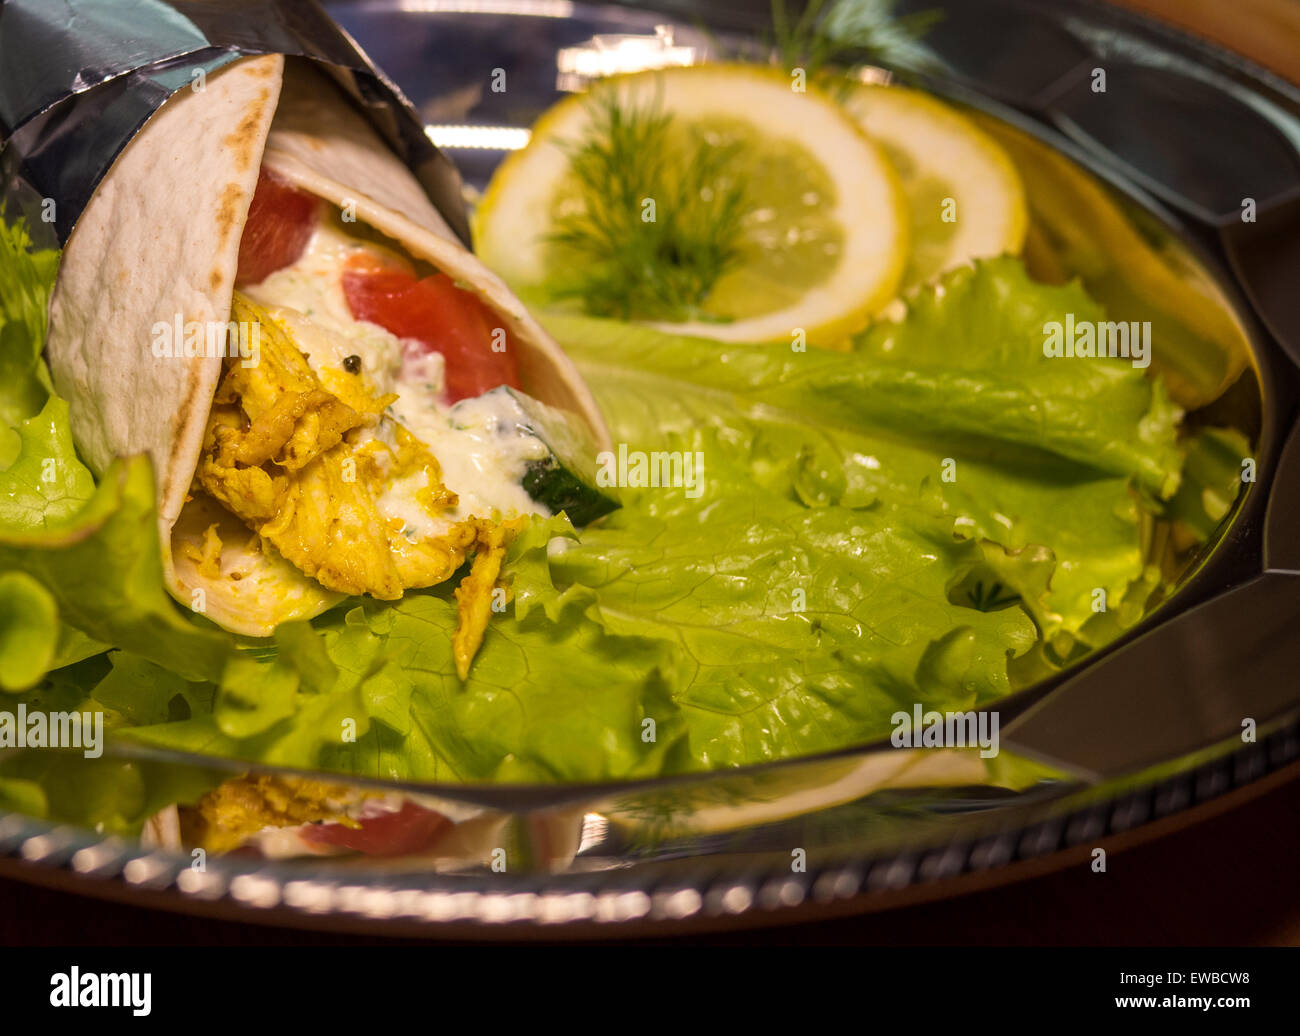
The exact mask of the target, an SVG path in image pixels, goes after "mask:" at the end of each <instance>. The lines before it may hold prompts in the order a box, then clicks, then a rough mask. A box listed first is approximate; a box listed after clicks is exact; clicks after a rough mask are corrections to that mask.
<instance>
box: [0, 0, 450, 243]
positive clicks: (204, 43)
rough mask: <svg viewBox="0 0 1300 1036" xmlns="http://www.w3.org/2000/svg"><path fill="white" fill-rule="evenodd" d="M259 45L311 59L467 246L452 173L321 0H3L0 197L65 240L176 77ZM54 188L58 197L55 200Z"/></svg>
mask: <svg viewBox="0 0 1300 1036" xmlns="http://www.w3.org/2000/svg"><path fill="white" fill-rule="evenodd" d="M255 54H286V55H290V56H296V57H303V58H309V59H311V60H313V61H316V62H317V63H319V64H320V65H321V66H322V67H323V68H324V69H325V70H326V71H327V72H328V73H329V74H330V75H331V76H332V77H333V79H334V80H335V81H336V82H337V83H338V84H339V85H340V86H341V87H342V88H343V90H344V92H345V93H346V94H347V95H348V96H349V97H350V98H351V99H352V101H353V102H354V103H355V104H356V107H357V108H358V110H359V111H360V112H361V113H362V114H363V115H364V116H365V117H366V118H367V119H368V120H369V121H370V123H371V124H372V125H373V126H374V128H375V129H376V130H377V131H378V133H379V135H380V137H381V138H382V139H384V140H385V141H386V142H387V143H388V144H389V146H390V147H392V148H393V150H394V151H395V152H396V153H397V155H398V156H399V157H400V158H402V159H403V160H404V161H405V162H406V164H407V166H409V167H410V169H411V171H412V172H413V173H414V174H415V176H416V178H417V179H418V180H419V182H420V184H421V185H422V186H423V187H424V190H425V192H426V193H427V194H428V195H429V198H430V200H431V201H432V202H433V204H434V206H435V207H436V208H437V209H438V211H439V212H440V213H441V214H442V216H443V218H444V219H446V221H447V223H448V225H449V226H450V227H451V228H452V230H454V231H455V232H456V234H457V235H458V236H459V237H460V238H461V240H462V241H463V242H464V243H465V244H466V246H468V245H469V244H470V232H469V224H468V221H467V218H466V215H465V207H464V202H463V199H462V196H461V181H460V175H459V174H458V173H457V171H456V168H455V166H454V165H452V163H451V161H450V160H449V159H447V158H446V157H445V156H444V155H442V154H440V153H439V151H438V149H437V148H435V147H434V145H433V143H432V141H430V140H429V138H428V136H427V135H426V134H425V132H424V125H423V123H422V121H421V120H420V119H419V117H418V116H417V115H416V113H415V111H414V109H413V108H412V106H411V103H410V102H409V101H408V100H407V99H406V97H405V96H403V94H402V92H401V91H400V90H399V89H398V88H397V87H396V86H395V85H394V84H393V82H392V81H391V80H390V79H388V77H387V76H385V75H384V74H383V73H382V72H381V71H379V69H377V68H376V67H375V66H374V65H373V64H372V63H371V61H370V59H369V58H367V57H366V55H365V54H364V53H362V51H361V49H360V48H359V47H358V46H357V45H356V43H355V42H354V41H353V40H352V39H351V37H349V36H348V34H347V33H346V32H344V31H343V30H342V29H341V28H339V26H337V25H336V24H335V23H334V22H333V21H332V20H331V19H330V17H329V15H327V14H326V13H325V12H324V10H323V9H322V8H321V7H320V5H319V4H318V3H317V2H316V0H0V140H2V141H3V143H0V203H2V204H3V211H4V212H5V214H6V218H13V217H14V216H15V215H18V214H22V215H25V216H26V218H27V224H28V226H29V228H30V229H31V232H32V236H33V238H34V243H35V245H36V246H37V247H56V248H61V247H62V246H63V245H64V244H65V243H66V242H67V240H68V236H69V235H70V234H71V233H72V229H73V227H74V226H76V223H77V220H78V219H79V218H80V217H81V213H82V212H83V211H84V209H85V207H86V205H87V204H88V203H89V201H90V198H91V196H92V195H93V194H94V192H95V188H96V187H98V185H99V182H100V180H101V179H102V178H103V176H104V174H105V173H106V172H107V171H108V169H109V167H110V166H111V165H112V164H113V160H114V159H115V158H116V157H117V156H118V154H119V153H120V152H121V150H122V149H123V148H124V147H125V146H126V145H127V143H128V142H129V141H130V140H131V138H132V137H134V136H135V134H136V133H138V132H139V131H140V129H141V128H142V127H143V126H144V125H145V123H146V122H147V121H148V119H149V117H150V116H151V115H153V113H154V112H155V111H157V110H158V108H159V107H160V106H161V105H162V103H163V102H164V101H166V100H167V98H168V97H170V96H171V95H172V94H173V93H174V92H175V91H176V90H179V89H182V88H184V87H188V86H190V85H191V84H192V83H194V82H195V80H196V78H197V77H198V75H199V74H200V73H201V74H203V75H207V74H210V73H212V72H214V71H216V70H217V69H219V68H221V67H222V66H223V65H226V64H229V63H230V62H232V61H234V60H236V59H238V58H240V57H243V56H246V55H255ZM50 200H52V201H53V203H54V204H53V205H51V204H49V201H50Z"/></svg>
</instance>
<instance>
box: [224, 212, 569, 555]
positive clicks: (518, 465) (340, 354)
mask: <svg viewBox="0 0 1300 1036" xmlns="http://www.w3.org/2000/svg"><path fill="white" fill-rule="evenodd" d="M359 251H360V252H370V253H371V254H373V255H375V256H377V257H382V256H383V255H384V252H383V250H382V249H380V248H379V247H377V246H375V245H372V244H369V243H368V242H364V241H360V240H358V239H356V238H354V237H351V236H350V235H348V234H347V233H346V231H345V230H344V229H343V227H342V224H341V222H340V221H339V219H338V215H337V213H333V214H330V215H327V216H326V217H325V218H324V219H322V221H321V222H320V224H319V225H318V226H317V228H316V231H315V233H313V235H312V238H311V240H310V242H309V243H308V245H307V248H306V250H305V251H304V252H303V254H302V255H301V256H300V257H299V258H298V259H297V261H296V262H294V263H293V264H292V265H290V266H287V267H285V268H284V269H282V270H277V271H276V272H275V273H273V274H271V275H270V276H269V277H267V278H266V279H265V280H263V281H262V282H261V283H259V284H256V285H253V286H251V287H248V288H244V289H242V290H243V291H244V293H245V294H247V295H248V296H249V298H251V299H253V301H255V302H257V303H259V304H260V305H262V306H265V307H266V308H268V309H271V310H275V316H276V318H277V319H278V320H280V321H281V322H283V324H284V325H285V327H286V328H287V329H288V331H289V333H290V334H291V335H292V336H293V338H294V341H295V342H296V343H297V345H298V348H299V349H301V350H302V352H304V353H305V354H306V355H307V362H308V363H310V364H311V366H312V367H313V368H314V369H315V370H316V371H317V372H320V371H322V370H324V369H326V368H332V369H334V370H344V367H343V361H344V359H345V358H347V357H348V356H357V357H359V358H360V359H361V369H362V373H363V374H364V375H365V376H366V377H367V378H368V379H369V381H370V383H371V384H372V385H373V386H374V388H375V390H376V391H377V392H378V393H379V394H381V395H382V394H386V393H390V392H395V393H397V396H398V398H397V401H396V402H394V403H393V404H392V405H391V406H390V407H389V408H388V413H389V414H391V415H392V418H391V419H389V418H388V417H385V418H384V419H383V420H381V422H380V424H379V426H378V427H377V428H376V429H375V430H374V433H373V434H374V436H375V437H377V438H379V439H381V440H382V441H384V442H385V443H387V444H388V445H389V446H393V445H394V444H395V434H396V433H395V429H394V428H393V426H392V421H393V420H396V421H398V422H400V423H401V424H402V425H403V426H405V428H406V429H407V431H409V432H410V433H411V434H412V435H414V436H415V437H416V438H417V439H419V440H421V441H422V442H423V443H425V444H426V445H427V446H428V447H429V449H430V451H431V452H432V453H433V455H434V456H435V457H437V458H438V463H439V465H440V466H441V467H442V480H443V483H444V484H445V485H446V486H447V487H448V488H449V489H451V490H452V491H453V492H455V493H456V495H457V497H458V498H459V499H458V503H457V505H456V506H455V507H454V508H450V509H448V510H447V511H446V512H444V513H443V514H441V515H439V516H437V517H435V516H433V515H430V514H429V513H428V511H427V510H426V509H425V508H424V507H423V506H422V505H421V504H420V503H419V502H418V500H417V494H418V493H419V491H420V490H421V489H423V488H425V487H426V486H427V483H428V480H427V478H426V477H425V475H424V473H423V472H417V473H415V474H412V475H408V476H405V477H404V478H400V479H397V480H395V481H394V482H393V483H392V484H391V485H389V486H388V487H387V488H386V489H385V491H384V493H383V494H382V495H381V496H380V497H379V499H378V500H377V501H376V504H377V506H378V508H379V511H380V513H381V514H383V515H384V516H385V517H386V518H397V519H400V520H401V521H402V522H403V527H404V530H403V531H404V532H405V534H406V535H407V537H408V538H410V539H424V538H427V537H429V536H436V535H439V534H440V533H442V532H445V531H446V530H447V528H449V527H450V525H451V524H452V523H453V522H456V521H460V520H462V519H465V518H469V517H479V518H493V519H498V518H511V517H514V516H516V515H520V514H541V515H544V516H549V515H550V513H551V512H550V511H549V510H548V509H547V508H546V507H544V506H543V505H542V504H539V503H537V502H536V501H534V500H533V499H532V498H531V497H530V496H529V495H528V494H527V493H526V492H525V491H524V488H523V486H522V484H521V482H522V480H523V477H524V474H525V472H526V470H527V467H528V463H529V462H530V461H532V460H540V459H542V458H544V457H545V456H546V447H545V446H544V445H543V444H542V443H541V442H539V441H538V440H537V439H536V438H534V437H533V436H530V435H527V434H524V433H522V432H521V431H520V430H519V421H520V420H521V419H522V413H521V412H520V410H519V408H518V406H517V404H515V402H514V400H513V399H511V398H510V396H509V395H508V394H507V393H504V392H498V393H488V394H485V395H483V396H478V397H476V398H473V399H463V400H461V401H460V402H458V403H456V404H455V405H453V406H450V407H448V406H445V405H444V404H443V403H442V402H441V398H440V397H441V395H442V391H443V385H444V376H443V364H444V360H443V357H442V356H441V355H440V354H438V353H425V352H424V347H423V346H420V348H419V349H418V350H416V349H412V350H411V355H409V356H408V355H407V350H406V348H405V346H404V344H403V342H402V340H401V339H399V338H397V337H396V336H395V335H393V334H392V333H391V332H389V331H387V330H385V329H384V328H382V327H380V326H379V325H377V324H372V323H370V322H368V321H364V320H356V319H354V318H353V316H352V313H351V311H350V310H349V308H348V303H347V298H346V297H345V296H344V293H343V282H342V272H343V266H344V263H346V262H347V259H348V257H349V256H351V255H352V254H354V253H355V252H359Z"/></svg>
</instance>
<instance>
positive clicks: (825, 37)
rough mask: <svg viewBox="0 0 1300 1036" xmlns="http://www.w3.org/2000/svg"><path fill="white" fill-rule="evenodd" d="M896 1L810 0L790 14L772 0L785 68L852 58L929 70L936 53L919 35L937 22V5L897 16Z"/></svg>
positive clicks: (813, 68) (854, 62) (818, 68)
mask: <svg viewBox="0 0 1300 1036" xmlns="http://www.w3.org/2000/svg"><path fill="white" fill-rule="evenodd" d="M896 3H897V0H830V2H829V3H827V0H808V2H807V4H805V5H804V8H803V10H802V12H801V13H800V14H799V17H798V18H793V19H792V18H791V17H790V14H789V12H788V11H787V9H786V5H785V0H772V30H773V33H774V35H775V49H776V56H777V59H778V60H779V61H780V63H781V64H782V65H783V66H785V67H786V68H802V69H804V70H805V71H806V72H807V73H808V74H809V75H814V74H818V73H821V72H823V71H825V70H826V69H827V67H828V66H830V65H833V64H842V63H844V61H845V59H850V61H849V64H850V65H851V66H858V65H862V64H866V63H869V62H870V63H879V64H882V65H885V66H888V67H890V68H897V69H905V70H908V71H917V72H920V71H925V70H927V69H929V68H931V67H932V66H933V65H934V64H935V61H936V59H935V55H934V53H933V52H932V51H931V50H930V48H929V47H927V46H926V45H925V44H924V43H922V42H921V38H922V37H923V36H924V35H925V34H926V33H927V32H929V31H930V29H931V27H932V26H933V25H934V24H935V23H936V22H938V21H939V20H940V19H941V18H942V17H943V13H942V12H941V11H937V10H928V11H916V12H914V13H912V14H907V15H902V16H896V15H895V14H894V8H895V6H896Z"/></svg>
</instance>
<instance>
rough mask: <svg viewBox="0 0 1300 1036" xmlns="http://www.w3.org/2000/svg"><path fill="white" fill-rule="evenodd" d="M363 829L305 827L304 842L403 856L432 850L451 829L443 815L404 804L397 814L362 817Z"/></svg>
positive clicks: (376, 854) (303, 829) (309, 825)
mask: <svg viewBox="0 0 1300 1036" xmlns="http://www.w3.org/2000/svg"><path fill="white" fill-rule="evenodd" d="M358 823H360V825H361V826H360V827H348V826H346V825H345V824H304V825H303V827H302V828H301V834H302V837H303V840H304V841H307V842H316V843H317V844H323V845H339V846H343V847H344V848H347V849H355V850H356V851H357V852H360V853H365V854H366V855H367V856H403V855H406V854H408V853H416V852H420V851H422V850H424V849H428V848H430V847H431V846H432V845H433V843H434V842H436V841H437V840H438V839H439V838H441V837H442V835H443V834H444V833H445V832H446V831H447V829H448V828H450V827H451V821H450V820H448V819H447V818H446V817H444V816H443V815H442V814H441V813H435V812H434V811H433V810H431V809H425V808H424V807H423V806H417V805H416V804H415V803H414V802H403V803H402V808H401V809H399V810H398V811H397V812H395V813H380V814H378V815H376V816H373V817H362V818H361V820H360V821H358Z"/></svg>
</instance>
